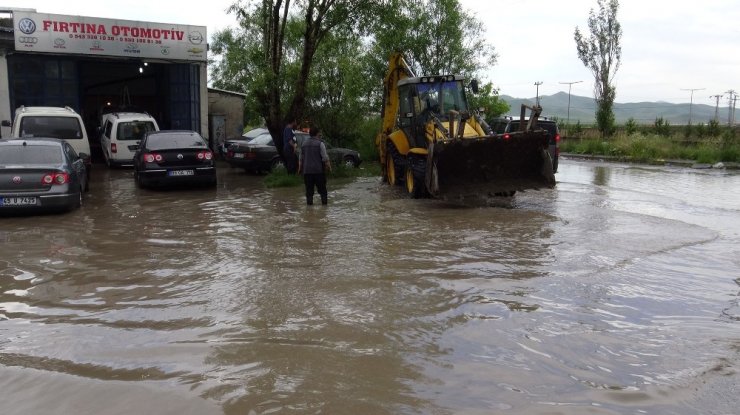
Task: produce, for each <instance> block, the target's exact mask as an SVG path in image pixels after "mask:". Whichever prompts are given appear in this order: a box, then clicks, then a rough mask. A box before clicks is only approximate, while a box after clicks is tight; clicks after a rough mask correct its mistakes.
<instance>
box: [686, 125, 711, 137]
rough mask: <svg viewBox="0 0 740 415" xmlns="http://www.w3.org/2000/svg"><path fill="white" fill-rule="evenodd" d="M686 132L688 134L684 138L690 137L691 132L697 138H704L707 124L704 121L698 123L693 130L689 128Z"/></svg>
mask: <svg viewBox="0 0 740 415" xmlns="http://www.w3.org/2000/svg"><path fill="white" fill-rule="evenodd" d="M687 132H688V135H687V136H686V138H689V137H691V135H692V134H694V135H696V136H697V137H699V138H704V137H705V136H706V135H707V126H706V125H704V123H699V124H697V125H696V126H695V127H694V128H693V131H691V130H689V131H687Z"/></svg>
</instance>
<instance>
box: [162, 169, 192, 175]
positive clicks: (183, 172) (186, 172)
mask: <svg viewBox="0 0 740 415" xmlns="http://www.w3.org/2000/svg"><path fill="white" fill-rule="evenodd" d="M167 175H168V176H193V175H195V171H193V170H170V171H168V172H167Z"/></svg>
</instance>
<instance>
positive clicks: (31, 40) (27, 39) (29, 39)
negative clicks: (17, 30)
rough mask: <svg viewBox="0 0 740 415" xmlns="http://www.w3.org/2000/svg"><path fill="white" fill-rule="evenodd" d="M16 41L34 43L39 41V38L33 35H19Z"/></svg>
mask: <svg viewBox="0 0 740 415" xmlns="http://www.w3.org/2000/svg"><path fill="white" fill-rule="evenodd" d="M18 41H19V42H21V43H31V44H36V43H38V42H39V39H38V38H37V37H33V36H20V37H19V38H18Z"/></svg>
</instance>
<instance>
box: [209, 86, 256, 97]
mask: <svg viewBox="0 0 740 415" xmlns="http://www.w3.org/2000/svg"><path fill="white" fill-rule="evenodd" d="M208 92H216V93H219V94H228V95H236V96H240V97H242V98H246V97H247V94H242V93H241V92H235V91H227V90H225V89H218V88H208Z"/></svg>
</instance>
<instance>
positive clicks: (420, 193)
mask: <svg viewBox="0 0 740 415" xmlns="http://www.w3.org/2000/svg"><path fill="white" fill-rule="evenodd" d="M425 176H426V160H425V159H424V158H420V157H409V159H408V163H407V167H406V190H407V191H408V193H409V196H411V197H412V198H413V199H419V198H422V197H425V196H426V194H427V192H426V186H425V185H424V177H425Z"/></svg>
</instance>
